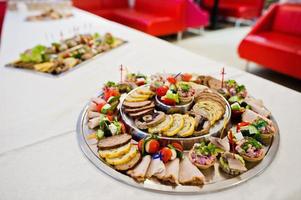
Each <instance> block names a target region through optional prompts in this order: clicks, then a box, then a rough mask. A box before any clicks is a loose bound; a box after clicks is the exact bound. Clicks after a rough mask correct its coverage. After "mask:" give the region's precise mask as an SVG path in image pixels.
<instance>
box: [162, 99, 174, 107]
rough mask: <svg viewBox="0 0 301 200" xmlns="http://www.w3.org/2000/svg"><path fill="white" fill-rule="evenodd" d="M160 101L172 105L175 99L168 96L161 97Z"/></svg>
mask: <svg viewBox="0 0 301 200" xmlns="http://www.w3.org/2000/svg"><path fill="white" fill-rule="evenodd" d="M161 101H162V102H163V103H165V104H166V105H170V106H174V105H176V101H175V100H173V99H168V98H161Z"/></svg>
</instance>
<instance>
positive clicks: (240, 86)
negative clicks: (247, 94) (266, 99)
mask: <svg viewBox="0 0 301 200" xmlns="http://www.w3.org/2000/svg"><path fill="white" fill-rule="evenodd" d="M235 90H236V92H242V91H244V90H246V87H245V86H244V85H237V86H236V88H235Z"/></svg>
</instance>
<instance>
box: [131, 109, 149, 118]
mask: <svg viewBox="0 0 301 200" xmlns="http://www.w3.org/2000/svg"><path fill="white" fill-rule="evenodd" d="M153 110H154V109H153V108H150V109H146V110H143V111H141V112H137V113H129V115H130V116H131V117H141V116H143V115H146V114H148V113H150V112H152V111H153Z"/></svg>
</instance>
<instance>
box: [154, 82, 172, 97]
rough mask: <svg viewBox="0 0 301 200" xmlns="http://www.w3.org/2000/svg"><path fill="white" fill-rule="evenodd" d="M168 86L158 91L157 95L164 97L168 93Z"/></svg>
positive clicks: (161, 87) (159, 88)
mask: <svg viewBox="0 0 301 200" xmlns="http://www.w3.org/2000/svg"><path fill="white" fill-rule="evenodd" d="M168 89H169V88H168V86H166V85H163V86H160V87H158V88H157V89H156V94H157V95H158V96H159V97H163V96H164V95H165V94H166V93H167V91H168Z"/></svg>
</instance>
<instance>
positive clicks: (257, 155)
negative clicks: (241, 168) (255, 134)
mask: <svg viewBox="0 0 301 200" xmlns="http://www.w3.org/2000/svg"><path fill="white" fill-rule="evenodd" d="M235 150H236V151H237V152H238V153H239V155H241V156H242V157H243V158H244V159H245V160H246V161H249V162H258V161H260V160H262V159H263V158H264V155H265V151H264V148H263V145H262V144H261V143H260V142H258V141H257V140H255V139H254V138H251V137H246V138H244V139H242V140H240V141H238V142H237V143H236V147H235Z"/></svg>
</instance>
